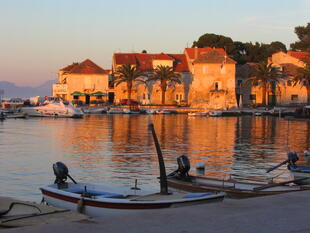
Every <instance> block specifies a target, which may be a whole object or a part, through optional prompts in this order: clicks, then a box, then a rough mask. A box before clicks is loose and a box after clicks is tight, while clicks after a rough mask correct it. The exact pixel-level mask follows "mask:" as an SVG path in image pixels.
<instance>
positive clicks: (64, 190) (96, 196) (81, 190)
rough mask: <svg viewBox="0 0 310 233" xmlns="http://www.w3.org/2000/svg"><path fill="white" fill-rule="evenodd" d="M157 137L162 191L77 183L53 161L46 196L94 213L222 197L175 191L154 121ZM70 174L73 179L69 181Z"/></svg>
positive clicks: (220, 197) (57, 203)
mask: <svg viewBox="0 0 310 233" xmlns="http://www.w3.org/2000/svg"><path fill="white" fill-rule="evenodd" d="M150 128H151V130H152V134H153V138H154V141H155V146H156V151H157V154H158V161H159V168H160V192H159V193H154V192H150V191H144V190H142V189H141V188H139V187H137V182H136V183H135V186H134V187H133V188H126V187H112V186H103V185H96V184H91V183H77V182H76V181H75V180H74V179H73V178H72V177H71V176H70V175H69V171H68V168H67V167H66V165H65V164H63V163H61V162H57V163H55V164H54V165H53V170H54V174H55V176H56V180H55V182H54V184H50V185H46V186H44V187H41V188H40V189H41V192H42V194H43V198H44V200H45V201H46V202H47V203H48V204H49V205H53V206H56V207H61V208H66V209H70V210H78V211H79V212H81V213H84V214H86V215H89V216H92V217H99V216H110V215H114V214H115V215H118V214H123V213H136V212H146V211H150V212H152V210H154V209H165V208H174V207H182V206H188V205H196V204H203V203H210V202H218V201H222V200H223V198H224V196H225V194H224V193H222V192H219V193H211V192H199V193H189V192H171V191H170V190H168V186H167V177H166V172H165V166H164V161H163V157H162V153H161V150H160V147H159V144H158V139H157V136H156V134H155V130H154V126H153V124H151V125H150ZM67 178H69V179H70V180H71V181H72V182H66V180H67Z"/></svg>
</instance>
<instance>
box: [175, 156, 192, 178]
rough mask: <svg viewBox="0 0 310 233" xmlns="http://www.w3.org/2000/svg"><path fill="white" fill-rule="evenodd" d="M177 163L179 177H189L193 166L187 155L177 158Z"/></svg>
mask: <svg viewBox="0 0 310 233" xmlns="http://www.w3.org/2000/svg"><path fill="white" fill-rule="evenodd" d="M177 162H178V166H179V168H178V173H179V175H180V176H182V177H184V176H188V172H189V170H190V169H191V164H190V162H189V159H188V158H187V157H186V156H185V155H182V156H180V157H178V158H177Z"/></svg>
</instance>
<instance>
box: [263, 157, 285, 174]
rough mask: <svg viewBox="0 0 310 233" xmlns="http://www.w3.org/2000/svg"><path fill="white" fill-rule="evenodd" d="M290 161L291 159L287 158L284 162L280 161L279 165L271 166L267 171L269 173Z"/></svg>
mask: <svg viewBox="0 0 310 233" xmlns="http://www.w3.org/2000/svg"><path fill="white" fill-rule="evenodd" d="M288 162H289V160H288V159H287V160H285V161H283V162H282V163H279V164H278V165H276V166H274V167H272V168H269V169H268V170H267V171H266V172H267V173H268V172H271V171H273V170H275V169H277V168H278V167H281V166H282V165H284V164H286V163H288Z"/></svg>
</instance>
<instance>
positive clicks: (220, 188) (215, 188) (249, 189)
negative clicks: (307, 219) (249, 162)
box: [167, 156, 310, 198]
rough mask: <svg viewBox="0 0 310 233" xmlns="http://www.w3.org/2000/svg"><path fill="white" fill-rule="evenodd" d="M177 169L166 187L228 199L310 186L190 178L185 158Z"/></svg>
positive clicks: (286, 182) (277, 192)
mask: <svg viewBox="0 0 310 233" xmlns="http://www.w3.org/2000/svg"><path fill="white" fill-rule="evenodd" d="M178 164H179V168H178V170H177V171H175V172H173V173H171V174H170V175H169V176H168V180H167V181H168V185H169V186H170V187H173V188H177V189H181V190H186V191H190V192H225V193H226V195H227V197H230V198H249V197H257V196H265V195H275V194H281V193H286V192H294V191H301V190H310V186H300V185H292V186H288V185H287V184H291V183H293V182H295V181H296V180H291V181H285V182H281V183H259V182H252V183H247V182H240V181H236V180H232V179H228V180H220V179H215V178H208V177H202V176H190V175H188V171H189V169H190V165H189V161H188V158H187V157H186V156H181V157H179V158H178Z"/></svg>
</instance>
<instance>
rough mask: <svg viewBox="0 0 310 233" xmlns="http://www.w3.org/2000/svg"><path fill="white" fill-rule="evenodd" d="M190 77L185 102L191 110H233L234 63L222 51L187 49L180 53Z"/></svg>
mask: <svg viewBox="0 0 310 233" xmlns="http://www.w3.org/2000/svg"><path fill="white" fill-rule="evenodd" d="M184 53H185V55H186V57H187V61H188V64H189V65H188V66H189V67H190V70H191V73H192V75H193V81H192V84H191V86H190V97H189V103H190V105H191V106H192V107H204V108H212V109H228V108H234V107H237V101H236V86H235V78H236V74H235V72H236V62H235V61H234V60H233V59H231V58H230V57H228V56H227V55H226V53H225V51H224V50H223V49H212V48H190V49H189V48H187V49H185V51H184Z"/></svg>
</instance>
